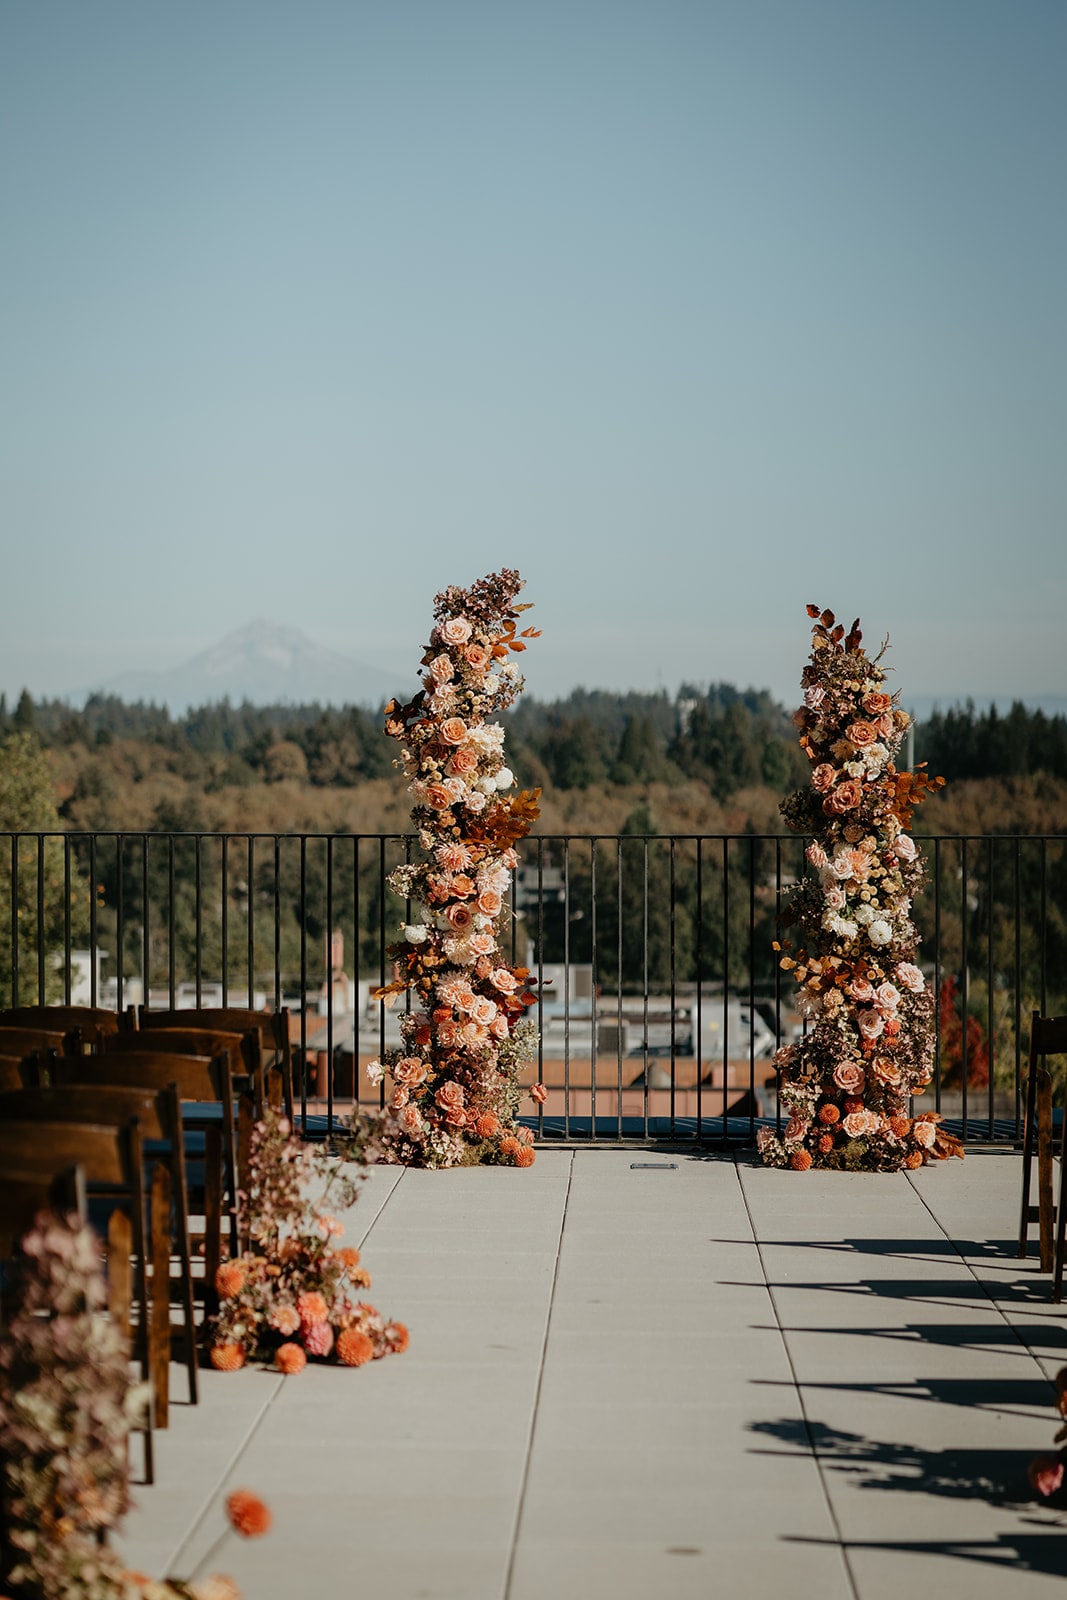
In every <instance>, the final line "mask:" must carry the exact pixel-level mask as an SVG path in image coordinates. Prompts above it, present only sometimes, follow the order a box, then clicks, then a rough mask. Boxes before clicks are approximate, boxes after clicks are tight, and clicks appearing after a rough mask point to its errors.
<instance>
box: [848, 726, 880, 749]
mask: <svg viewBox="0 0 1067 1600" xmlns="http://www.w3.org/2000/svg"><path fill="white" fill-rule="evenodd" d="M877 737H878V733H877V730H876V729H874V728H872V727H871V724H870V723H869V722H850V723H849V725H848V727H847V728H846V729H845V738H846V739H847V740H848V741H849V743H850V744H854V745H855V746H856V749H857V750H865V749H866V748H867V746H868V745H869V744H874V742H875V740H876V739H877Z"/></svg>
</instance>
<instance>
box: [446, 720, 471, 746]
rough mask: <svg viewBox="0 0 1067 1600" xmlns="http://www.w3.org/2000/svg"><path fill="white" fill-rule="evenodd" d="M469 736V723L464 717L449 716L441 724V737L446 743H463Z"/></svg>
mask: <svg viewBox="0 0 1067 1600" xmlns="http://www.w3.org/2000/svg"><path fill="white" fill-rule="evenodd" d="M466 737H467V724H466V723H465V722H464V721H463V718H462V717H449V718H448V720H447V722H442V724H441V738H442V739H443V740H444V742H445V744H462V743H463V741H464V739H465V738H466Z"/></svg>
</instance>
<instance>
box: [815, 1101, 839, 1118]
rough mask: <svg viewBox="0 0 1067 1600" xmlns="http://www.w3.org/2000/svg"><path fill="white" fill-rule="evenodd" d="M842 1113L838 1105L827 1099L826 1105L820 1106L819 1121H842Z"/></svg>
mask: <svg viewBox="0 0 1067 1600" xmlns="http://www.w3.org/2000/svg"><path fill="white" fill-rule="evenodd" d="M840 1120H841V1113H840V1111H839V1110H838V1109H837V1107H836V1106H833V1105H831V1104H830V1103H829V1101H827V1103H826V1105H824V1106H820V1107H819V1121H820V1122H825V1123H831V1122H840Z"/></svg>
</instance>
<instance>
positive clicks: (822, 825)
mask: <svg viewBox="0 0 1067 1600" xmlns="http://www.w3.org/2000/svg"><path fill="white" fill-rule="evenodd" d="M808 615H809V616H810V617H812V618H813V619H814V623H813V627H812V652H811V659H810V661H809V664H808V665H807V666H806V667H805V668H804V673H803V680H802V682H803V690H804V702H803V705H802V706H801V707H800V709H799V710H798V711H797V713H796V716H795V719H794V720H795V722H796V725H797V727H798V728H799V730H800V744H801V748H802V749H803V750H804V753H805V754H806V755H807V757H808V759H809V761H810V762H811V766H812V773H811V784H810V786H809V787H808V788H806V789H801V790H799V791H798V792H797V793H795V794H793V795H790V796H789V797H788V798H787V799H786V800H784V801H783V802H782V807H781V809H782V815H783V816H784V818H785V820H786V822H787V824H788V825H789V827H790V828H792V829H793V830H794V831H796V832H799V833H806V834H811V835H812V839H811V843H810V844H809V845H808V847H807V852H806V854H807V859H808V862H809V864H810V866H811V868H812V874H813V875H812V876H809V877H807V878H805V879H803V880H802V881H801V882H800V883H799V884H798V885H797V887H796V889H795V890H794V891H793V893H792V894H791V896H790V899H789V901H788V902H787V904H786V906H785V908H784V910H783V917H782V920H783V922H784V923H785V924H786V925H787V926H791V927H793V928H795V929H796V931H797V936H798V942H797V944H796V945H791V944H788V943H786V944H784V945H782V946H776V948H779V949H780V950H782V956H781V965H782V966H783V967H784V968H785V969H786V970H787V971H790V972H792V974H793V976H794V978H795V980H796V982H797V984H798V996H797V1004H798V1007H799V1009H800V1012H801V1014H802V1016H803V1017H804V1018H805V1019H806V1020H807V1021H808V1023H809V1024H810V1027H809V1031H808V1032H807V1033H806V1034H805V1036H804V1037H803V1038H802V1039H801V1040H799V1041H798V1042H796V1043H793V1044H789V1045H786V1046H785V1047H784V1048H783V1049H781V1050H779V1052H778V1055H777V1057H776V1064H777V1066H778V1069H779V1074H780V1082H781V1098H782V1101H783V1103H784V1105H785V1106H786V1108H787V1109H788V1110H789V1112H790V1119H789V1122H788V1125H787V1126H786V1128H785V1130H784V1134H783V1137H781V1138H779V1137H778V1136H777V1135H776V1134H775V1133H774V1132H773V1130H771V1129H761V1130H760V1133H759V1135H758V1143H759V1149H760V1153H761V1154H762V1156H763V1159H764V1161H765V1162H766V1163H767V1164H768V1165H770V1166H776V1167H784V1166H789V1167H792V1168H794V1169H795V1170H796V1171H800V1172H803V1171H806V1170H807V1169H808V1168H809V1167H812V1166H819V1167H841V1168H848V1169H852V1170H868V1171H877V1172H895V1171H897V1170H899V1169H900V1168H901V1167H907V1168H914V1167H919V1166H922V1165H923V1163H924V1162H926V1161H929V1160H932V1159H934V1160H941V1159H944V1158H945V1157H946V1156H949V1155H962V1154H963V1151H962V1146H961V1145H960V1143H959V1141H958V1140H956V1139H954V1138H953V1137H952V1136H951V1135H949V1134H948V1133H946V1132H945V1131H944V1129H943V1128H942V1127H941V1126H940V1121H941V1119H940V1117H939V1115H938V1114H937V1113H936V1112H924V1113H921V1114H920V1115H918V1116H912V1115H911V1114H910V1110H909V1105H910V1099H911V1097H912V1096H913V1095H916V1094H921V1093H922V1091H923V1090H924V1089H926V1088H927V1086H928V1085H929V1082H930V1078H931V1075H932V1071H933V1051H934V1001H933V996H932V995H931V993H930V990H929V989H928V987H927V984H926V979H925V978H924V976H923V974H922V972H921V971H920V969H919V967H918V966H917V965H916V957H917V950H918V936H917V934H916V931H915V928H914V925H913V924H912V921H911V902H912V898H913V896H914V895H915V894H916V893H917V892H918V891H919V889H920V888H921V887H922V884H923V881H924V877H925V871H924V868H923V864H922V860H921V858H920V855H919V851H918V848H917V846H916V844H915V841H914V840H913V839H912V838H911V836H910V834H909V833H908V832H907V829H908V827H909V826H910V823H911V817H912V811H913V809H914V807H915V806H916V805H918V804H919V802H920V801H921V800H923V799H924V798H925V796H926V794H927V793H928V792H929V791H930V790H933V789H937V788H939V787H940V786H941V784H942V783H943V781H944V780H943V779H941V778H930V777H928V776H927V774H926V772H925V771H924V770H923V769H922V768H921V767H919V768H917V769H916V770H915V771H913V772H907V771H901V770H900V769H899V768H898V767H897V765H896V763H895V759H894V758H895V756H896V754H897V751H898V750H899V748H900V744H901V741H902V739H903V737H904V734H905V732H906V730H907V728H908V724H909V721H910V719H909V717H908V714H907V712H906V711H902V710H901V709H900V707H899V706H898V705H897V704H896V699H897V696H896V695H894V694H890V693H889V692H888V690H887V686H886V678H885V672H884V671H883V669H882V668H881V666H880V665H879V661H880V659H881V653H882V652H879V655H878V656H877V657H876V658H875V659H873V660H872V659H871V658H870V657H869V656H868V655H867V652H866V651H865V650H864V649H863V647H862V643H861V640H862V634H861V633H860V628H859V623H858V621H857V622H854V623H853V624H852V627H851V629H850V630H849V631H848V633H847V634H846V632H845V629H844V627H843V626H842V625H841V624H840V623H838V622H837V621H836V619H835V617H834V614H833V612H832V611H820V610H819V608H818V606H809V607H808ZM884 648H885V647H884V646H883V650H884Z"/></svg>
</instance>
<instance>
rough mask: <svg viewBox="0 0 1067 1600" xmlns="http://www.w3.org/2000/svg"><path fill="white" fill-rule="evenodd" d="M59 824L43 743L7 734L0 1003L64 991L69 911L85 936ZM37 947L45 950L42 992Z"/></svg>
mask: <svg viewBox="0 0 1067 1600" xmlns="http://www.w3.org/2000/svg"><path fill="white" fill-rule="evenodd" d="M20 705H21V702H20ZM61 827H62V825H61V823H60V820H59V813H58V811H57V810H56V799H55V790H54V786H53V782H52V772H51V768H50V767H49V765H48V758H47V756H46V755H45V753H44V751H43V750H42V749H41V746H40V743H39V742H38V740H37V738H36V737H35V735H34V734H32V733H30V732H29V731H26V730H21V731H18V732H15V733H12V734H9V735H8V736H7V737H6V738H5V739H4V740H3V741H2V742H0V830H2V832H0V998H2V999H3V1001H4V1002H5V1003H10V1004H12V1005H19V1004H25V1003H33V1002H36V1001H40V1000H55V999H58V998H59V997H60V996H62V995H63V994H64V992H65V988H66V970H65V967H64V961H63V951H64V947H65V943H66V934H67V918H68V915H69V917H70V934H71V938H72V939H78V938H82V937H84V916H85V885H84V884H82V883H81V882H80V879H79V876H78V873H77V869H76V867H75V865H74V863H73V861H71V863H70V867H69V901H68V887H67V885H68V869H67V863H66V853H65V851H64V848H63V842H62V838H61ZM13 911H14V918H13V917H12V912H13ZM13 921H14V923H15V928H14V930H13V928H12V922H13ZM13 932H14V938H13V937H12V935H13ZM39 950H43V951H44V953H45V962H44V973H43V993H42V981H41V979H42V974H41V968H40V964H39V961H38V951H39ZM8 997H10V1000H9V999H8Z"/></svg>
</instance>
